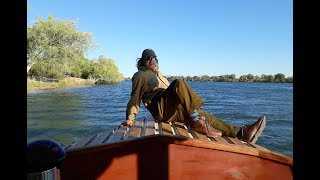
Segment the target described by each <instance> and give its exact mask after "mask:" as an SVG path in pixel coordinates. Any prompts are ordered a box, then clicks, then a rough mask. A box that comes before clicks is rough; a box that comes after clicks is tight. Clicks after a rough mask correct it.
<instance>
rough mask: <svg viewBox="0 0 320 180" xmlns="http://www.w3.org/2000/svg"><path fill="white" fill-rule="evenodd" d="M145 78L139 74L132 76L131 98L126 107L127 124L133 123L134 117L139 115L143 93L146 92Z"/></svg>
mask: <svg viewBox="0 0 320 180" xmlns="http://www.w3.org/2000/svg"><path fill="white" fill-rule="evenodd" d="M144 81H145V80H144V78H143V77H142V76H140V75H139V74H135V75H134V76H133V77H132V90H131V96H130V100H129V102H128V104H127V109H126V122H124V123H125V125H130V124H133V121H134V119H135V118H136V117H137V115H138V112H139V109H140V103H141V99H142V95H143V93H144Z"/></svg>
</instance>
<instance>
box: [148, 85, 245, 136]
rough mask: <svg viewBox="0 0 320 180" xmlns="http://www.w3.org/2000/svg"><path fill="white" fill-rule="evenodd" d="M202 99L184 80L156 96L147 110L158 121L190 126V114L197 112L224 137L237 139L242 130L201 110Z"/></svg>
mask: <svg viewBox="0 0 320 180" xmlns="http://www.w3.org/2000/svg"><path fill="white" fill-rule="evenodd" d="M203 103H204V102H203V100H202V98H200V97H199V96H198V95H197V94H196V93H195V92H194V91H193V90H192V89H191V88H190V87H189V86H188V85H187V84H186V82H185V81H184V80H182V79H176V80H174V81H172V82H171V84H170V85H169V86H168V88H167V89H165V90H164V91H163V92H161V93H160V94H158V95H156V96H155V97H154V98H153V99H152V100H151V103H150V105H148V107H147V109H148V110H149V111H150V113H151V114H152V116H153V117H154V118H155V119H156V120H158V121H171V122H173V121H178V122H182V123H185V124H189V123H190V122H191V121H192V118H191V117H190V114H192V113H193V112H194V110H197V111H198V112H199V115H200V116H204V117H205V118H206V120H207V121H208V123H209V124H210V125H211V126H212V127H214V128H215V129H218V130H220V131H221V132H222V134H223V135H225V136H229V137H236V134H237V133H238V132H239V130H240V129H241V128H240V127H238V126H234V125H232V124H229V123H226V122H224V121H222V120H221V119H219V118H217V117H215V116H213V115H212V114H209V113H207V112H205V111H203V110H202V109H201V106H202V104H203Z"/></svg>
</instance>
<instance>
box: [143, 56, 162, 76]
mask: <svg viewBox="0 0 320 180" xmlns="http://www.w3.org/2000/svg"><path fill="white" fill-rule="evenodd" d="M146 67H147V69H150V70H151V71H153V72H155V73H158V70H159V66H158V63H157V61H156V57H152V58H150V59H149V60H148V61H147V63H146Z"/></svg>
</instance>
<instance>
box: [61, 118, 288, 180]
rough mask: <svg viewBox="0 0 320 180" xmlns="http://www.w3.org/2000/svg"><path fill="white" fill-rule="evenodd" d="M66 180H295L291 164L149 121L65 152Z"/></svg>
mask: <svg viewBox="0 0 320 180" xmlns="http://www.w3.org/2000/svg"><path fill="white" fill-rule="evenodd" d="M64 149H65V152H66V158H65V160H64V162H63V166H62V168H61V169H60V177H61V179H62V180H64V179H66V180H67V179H68V180H69V179H77V180H79V179H117V180H118V179H130V180H134V179H139V180H141V179H159V180H164V179H173V180H175V179H184V180H186V179H192V180H196V179H201V180H203V179H272V180H275V179H281V180H285V179H293V172H292V171H293V159H292V158H291V157H288V156H285V155H282V154H278V153H275V152H272V151H270V150H268V149H266V148H264V147H262V146H259V145H256V144H252V143H247V142H243V141H240V140H238V139H236V138H231V137H216V138H211V137H206V136H205V135H202V134H199V133H196V132H193V131H191V130H190V129H188V128H187V127H186V126H185V125H183V124H182V123H179V122H174V123H171V122H169V123H164V122H156V121H155V120H154V119H153V118H152V116H147V117H143V118H141V119H138V120H136V121H135V124H134V126H133V127H130V128H129V127H126V126H125V127H117V128H115V129H114V130H112V131H108V132H102V133H100V134H96V135H93V136H91V137H88V138H85V139H83V140H81V141H79V142H76V143H72V144H70V145H68V146H65V147H64Z"/></svg>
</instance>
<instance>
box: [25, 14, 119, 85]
mask: <svg viewBox="0 0 320 180" xmlns="http://www.w3.org/2000/svg"><path fill="white" fill-rule="evenodd" d="M96 47H97V45H96V43H95V42H94V41H93V35H92V34H91V33H85V32H80V31H78V30H77V24H76V23H75V22H74V21H72V20H55V19H54V18H53V17H52V16H48V18H47V21H45V20H42V19H41V18H38V19H37V20H36V22H35V24H34V25H33V26H31V27H28V29H27V66H28V67H27V74H28V76H29V77H30V76H31V77H46V78H54V79H61V78H65V77H77V78H83V79H87V78H93V79H97V80H100V82H105V83H117V82H120V81H123V80H124V77H123V75H122V73H120V72H119V69H118V67H117V66H116V64H115V61H114V60H113V59H111V58H107V57H105V56H104V55H100V56H99V57H98V58H93V59H88V58H85V56H84V54H85V53H86V52H87V51H88V50H90V49H93V48H96Z"/></svg>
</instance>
